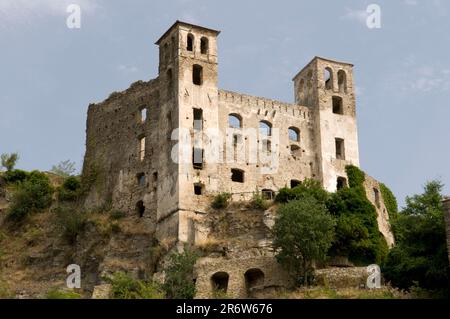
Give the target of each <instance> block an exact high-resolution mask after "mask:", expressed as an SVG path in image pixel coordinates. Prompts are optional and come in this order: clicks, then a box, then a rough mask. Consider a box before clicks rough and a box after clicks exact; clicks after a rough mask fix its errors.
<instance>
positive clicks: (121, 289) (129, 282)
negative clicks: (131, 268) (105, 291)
mask: <svg viewBox="0 0 450 319" xmlns="http://www.w3.org/2000/svg"><path fill="white" fill-rule="evenodd" d="M107 281H108V282H110V283H111V286H112V289H111V293H112V297H113V298H114V299H163V298H164V293H163V292H162V291H161V289H160V287H158V285H157V284H155V283H154V282H147V281H142V280H137V279H134V278H132V277H131V276H130V275H128V274H126V273H123V272H117V273H115V274H113V276H112V277H111V278H109V279H107Z"/></svg>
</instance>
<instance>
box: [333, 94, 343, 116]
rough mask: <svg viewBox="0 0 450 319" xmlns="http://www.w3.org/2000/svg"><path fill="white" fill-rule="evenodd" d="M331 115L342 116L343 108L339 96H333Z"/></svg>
mask: <svg viewBox="0 0 450 319" xmlns="http://www.w3.org/2000/svg"><path fill="white" fill-rule="evenodd" d="M333 113H334V114H340V115H342V114H344V106H343V104H342V98H341V97H339V96H333Z"/></svg>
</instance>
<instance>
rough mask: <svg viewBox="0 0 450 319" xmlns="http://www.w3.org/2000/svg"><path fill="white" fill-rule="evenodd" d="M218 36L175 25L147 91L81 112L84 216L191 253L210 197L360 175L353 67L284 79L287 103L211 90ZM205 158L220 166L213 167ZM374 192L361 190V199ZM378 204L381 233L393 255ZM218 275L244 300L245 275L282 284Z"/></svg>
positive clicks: (237, 272) (327, 63)
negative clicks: (111, 217)
mask: <svg viewBox="0 0 450 319" xmlns="http://www.w3.org/2000/svg"><path fill="white" fill-rule="evenodd" d="M218 35H219V31H215V30H211V29H208V28H204V27H200V26H196V25H192V24H188V23H183V22H178V21H177V22H176V23H175V24H174V25H173V26H172V27H171V28H170V29H169V30H168V31H167V32H166V33H165V34H164V35H163V36H162V37H161V38H160V39H159V40H158V41H157V42H156V44H157V45H158V46H159V50H160V55H159V56H160V62H159V75H158V77H157V78H156V79H154V80H151V81H149V82H142V81H139V82H136V83H134V84H132V85H131V87H130V88H129V89H127V90H126V91H124V92H121V93H113V94H111V95H110V96H109V97H108V99H106V100H105V101H104V102H102V103H98V104H92V105H90V106H89V111H88V120H87V141H86V148H87V150H86V155H85V161H84V166H83V176H84V177H85V179H86V180H88V181H91V182H92V183H91V185H90V186H91V187H90V189H89V191H88V197H87V201H86V205H87V206H88V207H94V206H99V205H103V204H105V203H111V204H112V206H113V207H114V209H117V210H122V211H124V212H127V213H128V215H129V216H134V217H133V218H135V219H136V220H140V222H141V224H143V225H145V227H147V230H148V231H149V232H154V233H155V236H156V238H157V239H158V240H160V241H161V240H173V241H175V242H178V243H180V244H182V243H191V244H196V243H199V242H202V241H204V240H207V238H208V237H209V236H210V235H211V229H208V227H205V226H204V225H205V223H203V222H202V221H203V220H204V219H205V218H207V215H208V208H209V205H210V202H211V198H212V197H213V196H214V195H216V194H218V193H221V192H229V193H232V194H233V199H234V200H244V199H249V198H250V197H251V196H252V194H253V192H255V191H264V192H265V194H269V195H270V194H272V192H276V191H277V190H278V189H280V188H282V187H285V186H288V187H293V186H295V185H296V184H297V183H298V182H300V181H302V180H304V179H305V178H314V179H317V180H319V181H321V183H322V184H323V186H324V187H325V189H327V190H328V191H331V192H334V191H336V189H337V188H338V187H343V186H345V185H346V183H347V177H346V172H345V166H346V165H349V164H352V165H355V166H359V150H358V136H357V125H356V107H355V94H354V86H353V71H352V67H353V66H352V65H351V64H348V63H342V62H337V61H332V60H328V59H324V58H319V57H315V58H314V59H313V60H312V61H311V62H310V63H309V64H308V65H307V66H305V67H304V68H303V69H302V70H301V71H300V72H299V73H298V74H297V75H296V76H295V77H294V79H293V81H294V95H295V103H284V102H279V101H274V100H270V99H266V98H260V97H254V96H249V95H245V94H240V93H235V92H229V91H225V90H220V89H219V88H218V85H217V82H218V81H217V79H218V51H217V36H218ZM230 127H232V129H230ZM177 129H178V130H177ZM255 132H256V134H255ZM215 134H219V135H220V134H221V136H218V135H215ZM252 134H253V135H252ZM190 138H192V139H195V138H197V141H201V142H202V143H200V144H198V145H197V144H195V145H190V144H189V145H190V146H188V147H185V146H184V145H185V144H183V143H182V142H184V141H186V139H190ZM215 147H218V148H215ZM194 149H198V150H195V151H194ZM252 149H256V154H257V156H256V158H252V155H251V154H252V152H251V150H252ZM212 150H217V151H216V152H213V151H212ZM213 153H214V154H213ZM199 154H200V155H199ZM211 154H213V156H212V157H211ZM197 155H199V157H200V161H198V160H197V159H198V156H197ZM214 155H216V157H217V158H218V159H219V160H210V159H211V158H214ZM264 156H265V157H267V158H268V159H269V160H268V161H267V160H263V159H264V158H265V157H264ZM186 158H187V159H189V160H188V161H183V160H182V159H186ZM217 158H216V159H217ZM174 159H178V161H176V160H174ZM191 159H194V160H191ZM220 159H222V160H220ZM374 185H377V182H376V181H375V180H372V179H369V180H368V182H367V189H368V195H369V198H370V196H371V195H370V194H371V193H370V192H371V190H373V189H374ZM380 200H381V202H380V205H378V206H379V207H378V206H377V211H378V213H379V219H378V222H379V225H380V230H381V232H382V233H383V234H384V235H385V237H386V239H387V241H388V243H389V244H392V243H393V239H392V234H391V232H390V230H389V224H388V215H387V213H386V210H385V207H384V204H383V203H382V199H380ZM373 202H375V199H373ZM269 259H270V258H269ZM252 260H254V263H255V265H253V266H252V265H251V261H252ZM264 260H266V259H264ZM271 260H273V259H271ZM215 264H217V265H220V267H219V266H218V268H221V269H222V268H223V269H225V268H226V269H228V271H229V274H232V276H234V277H239V278H240V279H239V280H240V281H239V284H235V283H231V282H230V288H231V289H232V291H233V292H232V293H233V294H234V295H235V296H243V295H244V293H243V291H244V290H245V288H244V286H245V285H244V284H243V282H241V281H242V280H243V279H242V278H244V277H243V274H244V273H245V271H244V268H245V267H249V269H250V268H259V269H260V270H262V268H268V269H270V278H272V279H270V278H269V277H268V276H267V275H266V276H265V280H268V281H271V280H275V279H273V278H275V277H276V276H278V275H277V274H278V273H279V272H278V270H277V271H274V268H273V267H275V266H274V265H272V261H270V262H267V263H265V266H263V265H262V264H261V265H260V264H259V261H258V260H257V259H249V260H245V261H243V262H242V263H241V262H240V261H215V262H213V263H212V264H211V265H215ZM256 264H258V265H256ZM233 265H234V266H233ZM238 265H239V267H238ZM244 265H245V267H244ZM235 266H236V267H237V268H234V267H235ZM201 268H202V269H205V270H204V271H202V272H200V273H199V277H198V285H199V286H205V287H206V286H207V285H209V282H210V278H209V279H208V276H209V275H210V274H212V273H213V272H214V269H215V268H214V266H208V265H203V266H201ZM262 271H263V272H264V270H262ZM274 276H275V277H274ZM280 276H282V275H280ZM275 281H276V280H275Z"/></svg>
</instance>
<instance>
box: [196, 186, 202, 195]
mask: <svg viewBox="0 0 450 319" xmlns="http://www.w3.org/2000/svg"><path fill="white" fill-rule="evenodd" d="M194 194H195V195H197V196H200V195H203V185H201V184H194Z"/></svg>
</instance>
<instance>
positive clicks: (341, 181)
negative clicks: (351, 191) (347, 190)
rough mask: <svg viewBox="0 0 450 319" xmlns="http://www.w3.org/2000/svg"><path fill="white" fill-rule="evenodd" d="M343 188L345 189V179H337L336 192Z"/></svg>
mask: <svg viewBox="0 0 450 319" xmlns="http://www.w3.org/2000/svg"><path fill="white" fill-rule="evenodd" d="M344 187H347V179H346V178H345V177H338V178H337V183H336V188H337V190H340V189H343V188H344Z"/></svg>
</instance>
